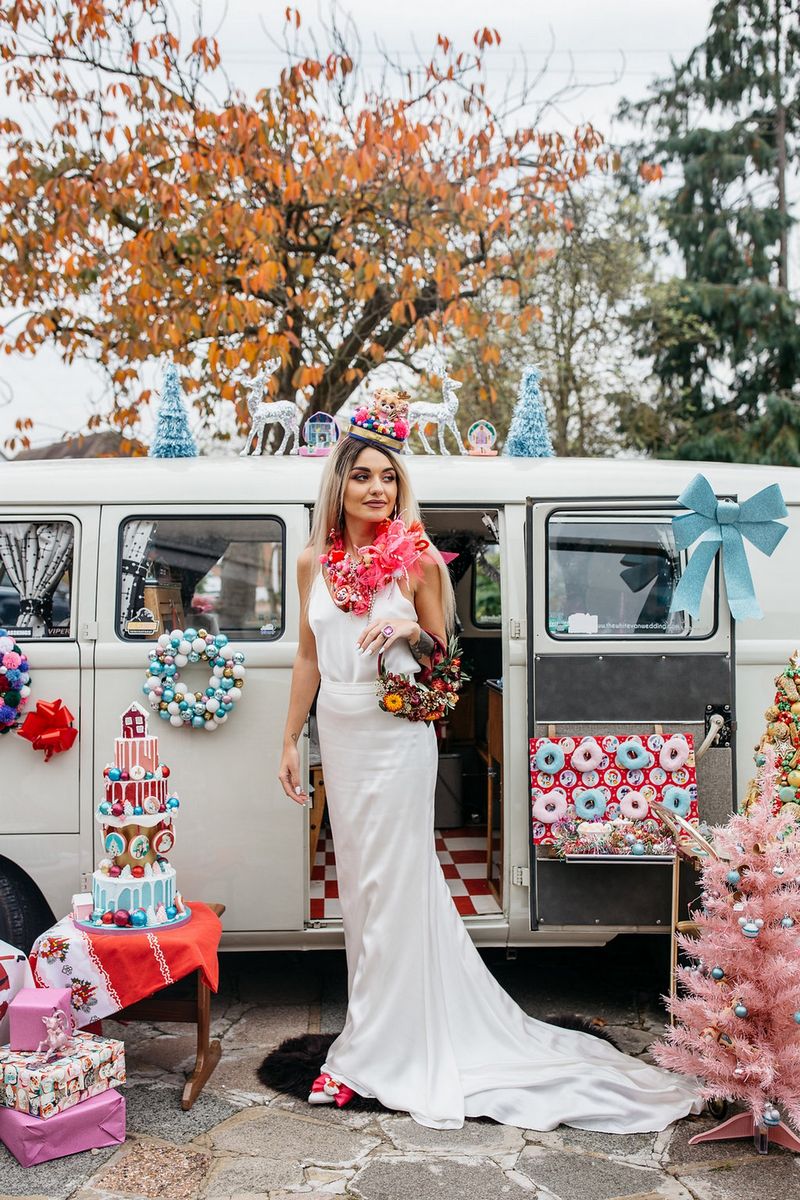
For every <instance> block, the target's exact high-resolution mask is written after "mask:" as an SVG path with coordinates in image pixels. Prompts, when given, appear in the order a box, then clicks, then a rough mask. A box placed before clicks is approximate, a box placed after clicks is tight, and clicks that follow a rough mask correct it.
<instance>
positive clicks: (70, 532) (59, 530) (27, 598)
mask: <svg viewBox="0 0 800 1200" xmlns="http://www.w3.org/2000/svg"><path fill="white" fill-rule="evenodd" d="M74 544H75V530H74V527H73V525H72V523H71V522H70V521H41V520H39V521H4V522H2V523H0V628H3V629H6V630H7V631H8V632H9V633H13V635H14V637H15V638H17V640H18V641H19V640H21V639H23V638H26V639H34V638H35V639H51V638H68V637H69V636H70V632H71V631H70V616H71V595H72V554H73V549H74Z"/></svg>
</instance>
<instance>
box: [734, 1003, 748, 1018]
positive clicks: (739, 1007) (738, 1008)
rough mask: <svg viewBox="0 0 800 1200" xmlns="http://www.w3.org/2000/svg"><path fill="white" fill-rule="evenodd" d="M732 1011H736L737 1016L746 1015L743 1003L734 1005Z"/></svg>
mask: <svg viewBox="0 0 800 1200" xmlns="http://www.w3.org/2000/svg"><path fill="white" fill-rule="evenodd" d="M733 1011H734V1012H735V1013H736V1016H737V1017H746V1016H747V1009H746V1008H745V1006H744V1004H736V1005H734V1008H733Z"/></svg>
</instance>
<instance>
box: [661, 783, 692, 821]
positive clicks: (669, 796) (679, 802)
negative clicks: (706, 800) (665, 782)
mask: <svg viewBox="0 0 800 1200" xmlns="http://www.w3.org/2000/svg"><path fill="white" fill-rule="evenodd" d="M663 803H664V807H665V808H669V809H671V810H672V812H676V813H677V814H678V816H679V817H685V816H687V815H688V813H689V809H690V808H691V804H692V797H691V796H690V794H689V793H688V792H687V790H686V788H682V787H674V786H673V787H668V788H664V800H663Z"/></svg>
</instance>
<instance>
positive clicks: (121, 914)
mask: <svg viewBox="0 0 800 1200" xmlns="http://www.w3.org/2000/svg"><path fill="white" fill-rule="evenodd" d="M130 923H131V914H130V913H129V912H128V910H127V908H118V909H117V911H116V912H115V913H114V924H115V925H119V927H120V928H122V927H123V926H124V925H130Z"/></svg>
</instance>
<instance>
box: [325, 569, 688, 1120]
mask: <svg viewBox="0 0 800 1200" xmlns="http://www.w3.org/2000/svg"><path fill="white" fill-rule="evenodd" d="M308 615H309V623H310V625H311V628H312V630H313V632H314V636H315V638H316V644H317V660H318V663H319V670H320V675H321V684H320V690H319V697H318V700H317V725H318V730H319V741H320V753H321V757H322V765H323V769H324V772H325V790H326V794H327V800H328V813H329V816H330V822H331V830H332V833H333V841H334V849H335V852H336V874H337V879H338V883H339V899H340V903H341V907H342V918H343V923H344V935H345V944H346V955H347V973H348V1007H347V1017H346V1020H345V1025H344V1029H343V1030H342V1032H341V1033H340V1034H339V1036H338V1037H337V1038H336V1040H335V1041H334V1042H333V1044H332V1045H331V1047H330V1051H329V1053H328V1056H327V1059H326V1061H325V1062H324V1063H322V1064H321V1065H320V1072H326V1073H328V1074H329V1075H332V1076H333V1077H334V1079H337V1080H340V1081H341V1082H343V1083H345V1084H347V1086H348V1087H351V1088H353V1090H354V1091H356V1092H358V1093H359V1094H360V1095H362V1096H375V1097H377V1098H378V1099H379V1100H380V1101H381V1103H382V1104H384V1105H386V1107H387V1108H392V1109H399V1110H401V1111H403V1112H408V1113H410V1115H411V1116H412V1117H413V1118H414V1120H415V1121H417V1122H418V1123H419V1124H420V1125H427V1126H429V1127H430V1128H433V1129H460V1128H461V1127H462V1125H463V1124H464V1118H465V1117H478V1116H488V1117H493V1118H494V1119H495V1120H496V1121H500V1122H502V1123H503V1124H506V1125H516V1126H519V1127H521V1128H525V1129H538V1130H546V1129H553V1128H554V1127H555V1126H556V1125H559V1124H564V1125H572V1126H575V1127H576V1128H578V1129H592V1130H598V1131H600V1132H603V1133H640V1132H646V1131H650V1130H659V1129H664V1128H665V1127H666V1126H667V1125H669V1124H670V1122H672V1121H675V1120H677V1119H678V1118H679V1117H683V1116H686V1114H687V1113H689V1112H692V1111H693V1112H699V1111H700V1110H701V1108H702V1105H701V1103H700V1101H699V1100H697V1098H696V1097H697V1088H696V1086H693V1084H692V1083H691V1081H689V1080H687V1079H684V1078H682V1077H681V1076H679V1075H673V1074H671V1073H670V1072H667V1071H663V1070H661V1069H660V1068H657V1067H652V1066H649V1065H648V1064H647V1063H644V1062H641V1061H640V1060H638V1059H635V1058H630V1057H629V1056H628V1055H625V1054H622V1053H620V1052H619V1051H618V1050H615V1049H614V1048H613V1046H610V1045H609V1044H608V1043H607V1042H604V1041H601V1040H600V1039H599V1038H596V1037H592V1036H591V1035H590V1034H585V1033H576V1032H574V1031H572V1030H565V1029H559V1028H557V1027H555V1026H553V1025H548V1024H546V1023H545V1022H543V1021H538V1020H535V1019H534V1018H533V1017H529V1016H527V1014H526V1013H525V1012H523V1010H522V1009H521V1008H520V1007H519V1005H518V1004H516V1003H515V1002H514V1001H513V1000H512V999H511V997H510V996H509V995H508V993H507V992H505V991H504V990H503V989H502V988H501V987H500V985H499V984H498V983H497V982H496V980H495V979H494V978H493V976H492V975H491V974H490V972H489V971H488V970H487V968H486V967H485V965H484V963H483V960H482V959H481V957H480V955H479V953H478V951H477V950H476V949H475V946H474V945H473V943H472V941H471V939H470V937H469V934H468V933H467V930H466V929H465V927H464V923H463V921H462V918H461V916H460V915H459V913H458V910H457V909H456V907H455V905H454V904H453V901H452V898H451V896H450V892H449V889H448V887H447V883H446V881H445V878H444V875H443V874H442V870H441V867H440V866H439V860H438V858H437V857H436V850H435V846H434V818H433V802H434V790H435V786H436V771H437V748H436V735H435V733H434V731H433V729H432V727H431V726H429V725H428V724H426V723H424V722H411V721H407V720H403V719H401V718H398V717H395V716H392V715H391V714H390V713H386V712H383V710H382V709H380V708H379V707H378V701H377V696H376V693H375V680H376V674H377V662H376V657H377V656H376V655H368V656H362V655H361V654H359V652H358V649H357V646H356V641H357V638H358V637H359V635H360V633H361V631H362V630H363V629H364V627H365V626H366V624H367V623H368V618H367V617H366V616H361V617H356V616H354V615H353V614H352V613H346V612H343V611H342V610H341V609H339V608H338V607H337V606H336V605H335V604H334V601H333V598H332V596H331V594H330V592H329V590H328V587H327V584H326V582H325V580H324V578H323V576H322V574H321V573H320V574H319V575H317V577H316V579H315V580H314V584H313V587H312V591H311V596H310V598H309V614H308ZM402 617H410V618H412V619H415V617H416V614H415V611H414V607H413V605H412V603H411V601H410V600H409V599H408V598H407V597H406V596H404V595H403V593H402V591H401V589H400V587H399V586H398V585H397V583H395V582H392V583H390V584H389V585H388V586H387V587H385V588H383V589H382V590H381V591H380V592H378V594H377V595H376V597H375V603H374V606H373V614H372V618H371V619H372V620H382V621H383V620H387V621H391V620H392V619H397V618H402ZM386 665H387V667H388V668H389V670H391V671H403V672H409V673H412V672H416V671H418V670H419V667H418V664H417V663H416V661H415V659H414V658H413V656H412V654H411V652H410V650H409V648H408V644H407V642H404V641H398V642H396V643H395V644H394V645H393V646H390V648H389V651H388V652H387V655H386Z"/></svg>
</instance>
